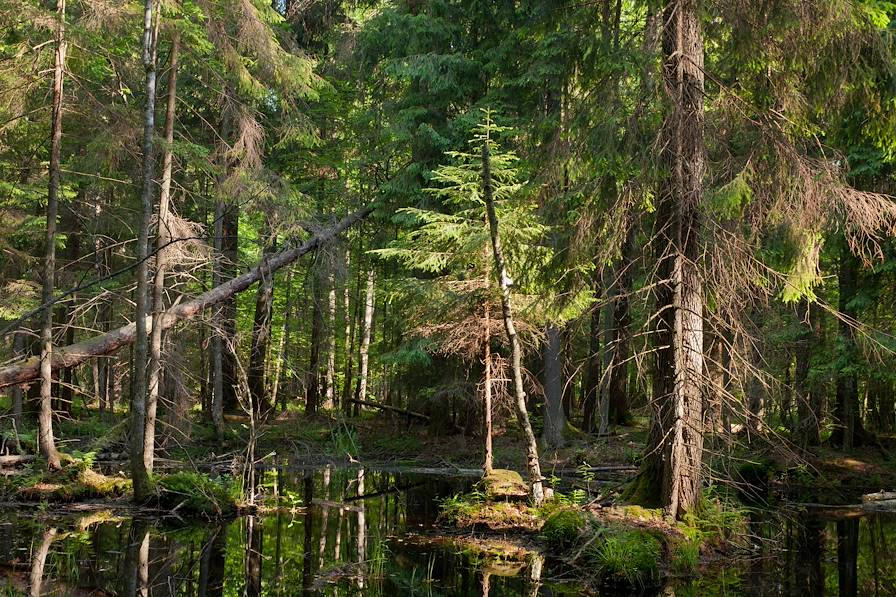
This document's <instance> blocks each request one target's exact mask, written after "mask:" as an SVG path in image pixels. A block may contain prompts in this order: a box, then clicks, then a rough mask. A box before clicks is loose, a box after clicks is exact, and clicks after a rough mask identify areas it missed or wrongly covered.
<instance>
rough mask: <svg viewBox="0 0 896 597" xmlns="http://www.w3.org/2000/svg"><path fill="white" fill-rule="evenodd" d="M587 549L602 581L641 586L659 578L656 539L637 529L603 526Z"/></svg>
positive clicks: (658, 555)
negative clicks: (600, 535) (589, 548)
mask: <svg viewBox="0 0 896 597" xmlns="http://www.w3.org/2000/svg"><path fill="white" fill-rule="evenodd" d="M601 534H602V535H603V536H602V537H599V538H598V539H597V540H596V541H595V542H594V545H593V547H592V548H591V550H590V554H589V555H590V559H591V560H592V562H593V563H594V564H595V565H596V566H597V567H598V569H599V570H600V574H601V576H602V578H603V580H604V581H605V582H611V583H619V582H622V583H625V584H628V585H631V586H645V585H647V584H650V583H652V582H655V581H656V580H657V578H658V577H659V561H660V557H661V556H662V553H663V547H662V544H661V543H660V540H659V539H657V537H656V536H655V535H653V534H652V533H650V532H648V531H644V530H641V529H621V528H613V527H606V528H604V529H603V530H602V533H601Z"/></svg>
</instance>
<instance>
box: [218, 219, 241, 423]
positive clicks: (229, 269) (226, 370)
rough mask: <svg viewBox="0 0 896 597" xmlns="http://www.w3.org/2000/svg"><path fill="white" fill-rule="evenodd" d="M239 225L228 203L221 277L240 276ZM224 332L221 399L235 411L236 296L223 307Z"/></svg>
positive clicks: (237, 382)
mask: <svg viewBox="0 0 896 597" xmlns="http://www.w3.org/2000/svg"><path fill="white" fill-rule="evenodd" d="M239 224H240V210H239V206H238V205H237V204H225V205H224V214H223V216H222V218H221V253H222V256H223V259H222V260H221V275H222V278H223V279H225V280H231V279H233V278H235V277H236V275H237V263H238V261H239ZM221 328H222V329H221V331H222V333H223V339H222V340H223V350H222V351H221V367H222V369H221V370H222V376H223V383H224V387H223V393H222V400H223V405H224V410H226V411H232V410H235V409H236V408H237V406H238V404H237V393H236V388H237V387H238V386H239V381H238V379H239V378H238V376H237V357H236V349H237V338H236V297H228V298H227V299H226V300H225V301H224V304H223V305H222V307H221Z"/></svg>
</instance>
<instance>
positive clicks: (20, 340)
mask: <svg viewBox="0 0 896 597" xmlns="http://www.w3.org/2000/svg"><path fill="white" fill-rule="evenodd" d="M27 344H28V343H27V339H26V336H25V333H24V332H21V331H19V330H16V331H15V332H14V333H13V336H12V353H13V356H14V357H15V358H21V357H22V356H24V355H25V351H26V349H27V347H28V346H27ZM24 395H25V392H24V390H23V389H22V386H14V387H13V388H12V423H13V425H15V428H16V432H17V433H18V431H19V430H20V429H21V428H22V403H23V401H24V400H23V399H24Z"/></svg>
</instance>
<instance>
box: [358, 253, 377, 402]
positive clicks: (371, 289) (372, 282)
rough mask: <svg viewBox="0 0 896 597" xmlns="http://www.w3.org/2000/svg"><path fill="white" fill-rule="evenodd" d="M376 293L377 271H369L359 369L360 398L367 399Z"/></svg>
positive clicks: (371, 269)
mask: <svg viewBox="0 0 896 597" xmlns="http://www.w3.org/2000/svg"><path fill="white" fill-rule="evenodd" d="M375 293H376V272H375V271H374V269H373V268H372V267H371V268H370V271H368V272H367V294H366V296H365V297H364V325H363V328H362V331H361V350H360V358H359V361H360V370H359V371H358V400H361V401H362V402H363V401H364V400H367V382H368V377H369V370H370V335H371V331H372V329H373V308H374V297H375Z"/></svg>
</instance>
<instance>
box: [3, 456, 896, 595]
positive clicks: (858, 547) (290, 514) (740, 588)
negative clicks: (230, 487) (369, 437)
mask: <svg viewBox="0 0 896 597" xmlns="http://www.w3.org/2000/svg"><path fill="white" fill-rule="evenodd" d="M470 483H471V480H470V479H464V478H448V477H443V476H437V475H420V474H403V473H395V472H385V471H371V470H360V469H353V470H347V469H341V470H340V469H326V470H320V469H318V470H315V471H284V470H280V471H273V470H272V471H267V472H266V473H265V474H264V476H263V479H262V484H261V485H262V487H261V488H262V490H263V491H264V493H265V495H266V498H265V499H266V503H267V504H269V505H275V504H279V506H280V508H279V509H277V510H276V511H271V512H269V513H265V514H263V515H258V516H245V517H241V518H238V519H235V520H233V521H230V522H228V523H226V524H213V523H204V522H197V521H186V520H180V519H178V518H177V517H176V516H170V517H166V518H163V519H152V520H149V519H142V518H130V517H112V515H111V514H110V513H103V512H97V511H91V512H84V513H80V514H78V513H69V514H65V515H57V514H54V515H50V514H42V513H40V512H37V511H36V509H35V510H31V511H23V510H15V511H6V512H2V513H0V596H2V595H59V596H65V597H73V596H87V595H95V596H97V595H153V596H225V595H226V596H250V597H251V596H255V595H327V596H330V595H332V596H335V595H374V596H378V595H383V596H386V595H421V596H423V595H426V596H437V595H444V596H448V595H476V596H484V595H492V596H511V595H513V596H516V595H582V594H588V593H586V592H585V590H584V588H582V587H581V586H578V585H576V584H575V583H574V582H572V583H571V582H567V581H568V580H569V579H568V576H569V574H568V572H565V571H564V569H563V567H562V565H559V564H557V563H553V562H551V561H547V562H546V561H545V560H544V558H543V557H542V556H540V555H537V554H534V553H533V554H529V555H525V554H524V555H522V556H520V555H517V556H515V557H513V558H511V559H507V558H493V557H491V558H490V557H483V556H481V555H478V556H477V555H475V554H471V553H470V552H469V551H467V550H465V549H463V548H462V547H460V546H459V545H458V544H456V543H452V542H451V540H450V538H448V540H432V534H433V529H432V524H433V522H434V520H435V516H436V514H437V508H438V500H439V499H440V498H442V497H445V496H450V495H452V494H454V493H457V492H459V491H462V490H464V489H465V488H467V487H468V486H469V485H470ZM309 504H310V506H309ZM769 516H771V515H769ZM753 533H754V534H755V550H754V554H753V555H752V556H751V557H749V558H746V559H741V560H738V561H732V562H723V563H722V564H721V565H720V566H717V567H714V569H713V570H712V571H711V572H708V573H707V574H706V575H704V576H703V577H701V578H699V579H678V580H675V581H674V582H672V583H671V584H670V585H669V586H666V587H662V588H652V589H644V590H641V591H635V592H628V593H626V592H624V591H621V590H620V589H618V588H616V589H612V590H610V589H607V590H605V591H603V592H602V593H601V594H606V595H618V594H640V595H695V596H696V595H799V596H809V595H868V596H872V595H874V596H877V595H896V518H892V517H889V518H888V517H884V516H874V517H864V518H852V519H846V520H841V521H823V520H820V519H805V518H803V519H797V518H794V517H787V518H776V519H775V520H774V521H770V520H769V518H768V516H765V517H764V520H763V521H762V522H757V523H756V525H755V527H754V529H753ZM419 534H423V535H425V536H427V537H428V538H427V539H426V540H420V535H419Z"/></svg>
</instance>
